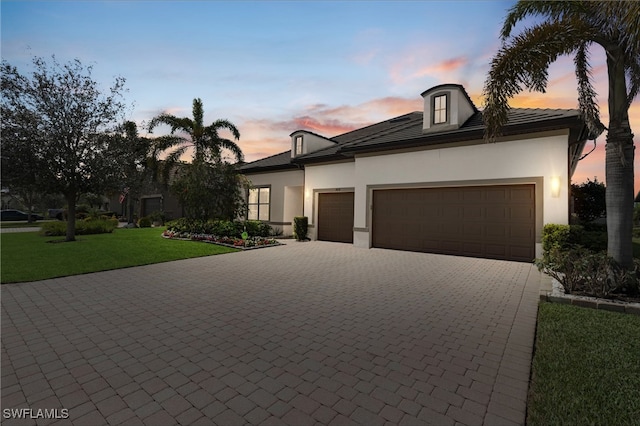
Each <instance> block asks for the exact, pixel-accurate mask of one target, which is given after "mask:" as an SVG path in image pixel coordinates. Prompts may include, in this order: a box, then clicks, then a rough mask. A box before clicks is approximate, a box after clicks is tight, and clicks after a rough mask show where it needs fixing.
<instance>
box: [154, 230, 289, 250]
mask: <svg viewBox="0 0 640 426" xmlns="http://www.w3.org/2000/svg"><path fill="white" fill-rule="evenodd" d="M162 236H163V237H164V238H167V239H171V240H183V241H185V240H187V241H201V242H205V243H211V244H217V245H220V246H225V247H233V248H236V249H240V250H252V249H258V248H264V247H273V246H279V245H282V243H280V242H279V241H277V240H276V239H274V238H267V237H258V236H254V237H247V238H245V239H243V238H238V237H218V236H216V235H211V234H197V233H190V232H179V231H170V230H166V231H164V232H163V233H162Z"/></svg>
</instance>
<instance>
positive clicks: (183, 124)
mask: <svg viewBox="0 0 640 426" xmlns="http://www.w3.org/2000/svg"><path fill="white" fill-rule="evenodd" d="M160 124H166V125H168V126H170V127H171V133H175V131H176V130H180V131H183V132H185V133H188V134H191V132H192V129H193V122H192V121H191V119H189V118H187V117H176V116H175V115H171V114H160V115H158V116H156V117H153V118H152V119H151V121H150V122H149V128H148V130H149V133H153V129H154V128H156V127H157V126H158V125H160Z"/></svg>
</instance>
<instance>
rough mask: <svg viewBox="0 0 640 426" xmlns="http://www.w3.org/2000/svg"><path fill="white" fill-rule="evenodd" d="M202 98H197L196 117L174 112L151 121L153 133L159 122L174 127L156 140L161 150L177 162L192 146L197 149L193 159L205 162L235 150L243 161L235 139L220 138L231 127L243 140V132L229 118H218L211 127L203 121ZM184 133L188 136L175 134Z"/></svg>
mask: <svg viewBox="0 0 640 426" xmlns="http://www.w3.org/2000/svg"><path fill="white" fill-rule="evenodd" d="M203 116H204V113H203V109H202V101H201V100H200V99H199V98H198V99H194V100H193V119H191V118H188V117H182V118H181V117H176V116H174V115H171V114H160V115H158V116H156V117H154V118H153V119H151V122H150V123H149V133H153V129H154V128H155V127H157V126H158V125H159V124H167V125H169V126H171V134H170V135H168V136H163V137H160V138H157V139H156V148H157V151H158V152H165V153H167V151H169V152H168V155H167V157H166V159H165V160H166V162H167V163H168V164H173V163H176V162H177V161H178V160H179V159H180V157H181V156H182V155H183V154H184V153H185V152H186V150H187V149H188V148H193V149H194V153H193V160H194V161H205V162H220V161H221V160H222V150H223V149H227V150H229V151H231V153H232V154H233V156H234V157H235V159H236V161H238V162H240V161H243V154H242V150H241V149H240V147H239V146H238V145H237V144H236V143H235V142H233V141H231V140H229V139H226V138H223V137H220V135H219V133H218V132H219V131H220V130H222V129H227V130H229V131H230V132H231V134H232V135H233V137H234V138H235V139H236V140H238V139H240V132H239V131H238V129H237V128H236V126H235V125H233V123H231V122H230V121H228V120H216V121H214V122H213V123H211V124H210V125H208V126H205V125H204V123H203ZM176 131H177V132H182V133H185V134H186V135H188V138H185V137H183V136H178V135H176V134H175V133H176Z"/></svg>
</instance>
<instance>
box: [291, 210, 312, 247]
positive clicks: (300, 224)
mask: <svg viewBox="0 0 640 426" xmlns="http://www.w3.org/2000/svg"><path fill="white" fill-rule="evenodd" d="M308 231H309V218H307V217H306V216H296V217H294V218H293V235H294V236H295V237H296V240H298V241H304V240H307V239H308V238H307V232H308Z"/></svg>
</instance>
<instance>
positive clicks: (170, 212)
mask: <svg viewBox="0 0 640 426" xmlns="http://www.w3.org/2000/svg"><path fill="white" fill-rule="evenodd" d="M141 193H142V194H144V195H141V196H137V195H136V194H133V196H134V200H133V201H134V203H135V204H134V209H133V212H134V213H133V214H134V215H135V216H136V217H137V218H141V217H145V216H149V215H150V214H151V213H154V212H162V213H163V214H164V216H165V218H166V219H167V220H172V219H177V218H179V217H182V216H184V212H183V209H182V205H181V204H180V202H179V201H178V198H177V197H176V196H175V195H174V194H172V193H171V191H170V190H169V189H168V187H166V186H165V185H162V184H159V183H148V184H147V185H146V186H145V188H144V189H143V190H142V191H141ZM130 196H131V194H127V197H130ZM121 201H122V202H121ZM108 210H110V211H113V212H116V213H118V214H120V215H121V216H123V217H127V200H126V199H123V198H122V197H121V194H113V195H112V196H111V197H109V205H108Z"/></svg>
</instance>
